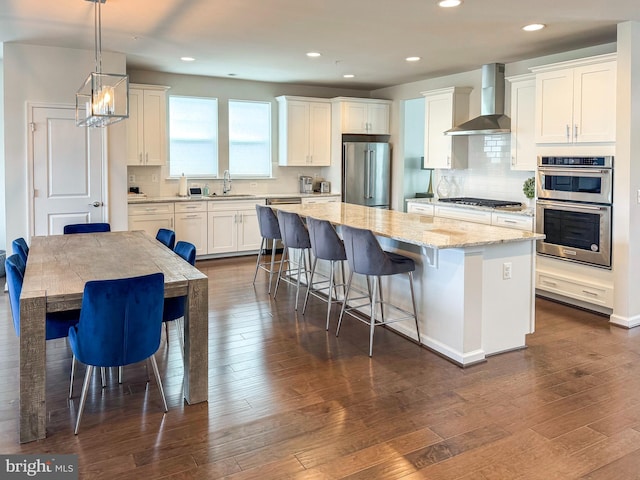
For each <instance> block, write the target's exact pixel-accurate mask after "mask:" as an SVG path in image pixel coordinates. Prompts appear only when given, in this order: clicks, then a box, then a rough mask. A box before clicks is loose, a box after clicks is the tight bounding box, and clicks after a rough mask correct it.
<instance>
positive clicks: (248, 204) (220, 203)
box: [207, 200, 264, 212]
mask: <svg viewBox="0 0 640 480" xmlns="http://www.w3.org/2000/svg"><path fill="white" fill-rule="evenodd" d="M207 203H208V204H209V205H208V206H207V210H208V211H209V212H216V211H224V210H247V209H251V208H253V209H254V210H255V208H256V205H264V200H215V201H212V202H207Z"/></svg>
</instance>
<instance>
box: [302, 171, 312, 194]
mask: <svg viewBox="0 0 640 480" xmlns="http://www.w3.org/2000/svg"><path fill="white" fill-rule="evenodd" d="M300 193H313V178H312V177H309V176H307V175H300Z"/></svg>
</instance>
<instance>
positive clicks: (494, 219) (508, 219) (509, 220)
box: [491, 212, 533, 232]
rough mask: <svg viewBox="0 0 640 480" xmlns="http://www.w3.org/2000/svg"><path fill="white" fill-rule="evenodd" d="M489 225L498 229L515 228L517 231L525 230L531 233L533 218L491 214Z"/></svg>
mask: <svg viewBox="0 0 640 480" xmlns="http://www.w3.org/2000/svg"><path fill="white" fill-rule="evenodd" d="M491 225H496V226H498V227H508V228H516V229H518V230H526V231H529V232H532V231H533V217H527V216H523V215H509V214H505V213H496V212H493V213H492V214H491Z"/></svg>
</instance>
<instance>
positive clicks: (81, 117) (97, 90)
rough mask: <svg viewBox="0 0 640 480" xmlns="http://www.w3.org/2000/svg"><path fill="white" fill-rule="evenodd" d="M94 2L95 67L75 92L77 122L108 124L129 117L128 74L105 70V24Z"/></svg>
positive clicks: (97, 0) (92, 125)
mask: <svg viewBox="0 0 640 480" xmlns="http://www.w3.org/2000/svg"><path fill="white" fill-rule="evenodd" d="M87 1H89V2H93V3H95V52H96V71H95V72H92V73H90V74H89V76H88V77H87V79H86V80H85V82H84V84H83V85H82V87H80V89H79V90H78V92H77V93H76V125H77V126H79V127H106V126H107V125H111V124H113V123H117V122H119V121H121V120H124V119H125V118H129V76H128V75H122V74H117V73H102V38H101V37H102V25H101V23H102V22H101V20H102V19H101V11H100V5H101V4H102V3H104V2H106V0H87Z"/></svg>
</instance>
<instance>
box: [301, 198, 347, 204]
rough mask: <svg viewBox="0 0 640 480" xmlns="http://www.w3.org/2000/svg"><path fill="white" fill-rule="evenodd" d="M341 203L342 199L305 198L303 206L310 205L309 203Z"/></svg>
mask: <svg viewBox="0 0 640 480" xmlns="http://www.w3.org/2000/svg"><path fill="white" fill-rule="evenodd" d="M339 201H340V197H319V198H303V199H302V203H303V204H309V203H334V202H336V203H337V202H339Z"/></svg>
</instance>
